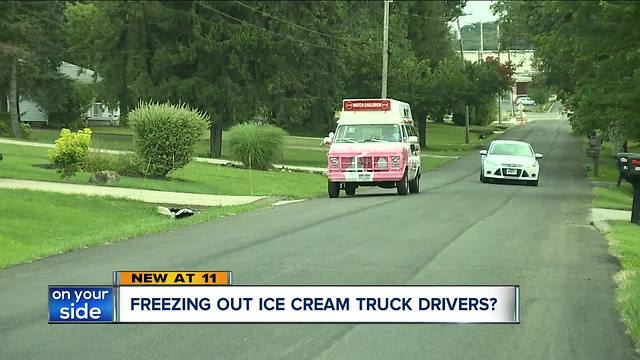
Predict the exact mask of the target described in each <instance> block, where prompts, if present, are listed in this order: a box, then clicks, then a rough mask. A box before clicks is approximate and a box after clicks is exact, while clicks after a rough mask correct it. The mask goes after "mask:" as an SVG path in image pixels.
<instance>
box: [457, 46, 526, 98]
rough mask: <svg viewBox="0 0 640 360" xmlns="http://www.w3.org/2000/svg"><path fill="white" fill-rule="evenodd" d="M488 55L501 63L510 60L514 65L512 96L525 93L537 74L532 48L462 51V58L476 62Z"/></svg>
mask: <svg viewBox="0 0 640 360" xmlns="http://www.w3.org/2000/svg"><path fill="white" fill-rule="evenodd" d="M488 57H491V58H494V59H496V58H497V59H500V62H502V63H506V62H507V60H511V63H512V64H513V65H514V67H515V69H514V74H513V82H514V84H513V88H512V89H511V91H512V93H513V97H514V98H515V97H516V96H518V95H527V93H528V91H529V83H530V82H531V79H532V77H533V76H536V75H537V74H538V69H537V68H536V66H535V61H534V50H511V51H509V52H507V51H500V52H499V53H498V52H497V51H495V50H484V51H483V52H480V51H477V50H473V51H465V52H464V59H465V60H467V61H471V62H476V61H479V60H480V59H483V58H484V59H486V58H488Z"/></svg>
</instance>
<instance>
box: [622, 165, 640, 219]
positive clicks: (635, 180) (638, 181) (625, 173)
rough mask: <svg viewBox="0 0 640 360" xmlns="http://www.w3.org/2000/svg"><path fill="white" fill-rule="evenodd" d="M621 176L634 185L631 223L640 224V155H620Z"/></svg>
mask: <svg viewBox="0 0 640 360" xmlns="http://www.w3.org/2000/svg"><path fill="white" fill-rule="evenodd" d="M617 158H618V170H619V171H620V176H622V178H624V179H625V180H627V181H628V182H630V183H631V185H633V206H632V208H631V222H632V223H636V224H640V154H638V153H618V156H617Z"/></svg>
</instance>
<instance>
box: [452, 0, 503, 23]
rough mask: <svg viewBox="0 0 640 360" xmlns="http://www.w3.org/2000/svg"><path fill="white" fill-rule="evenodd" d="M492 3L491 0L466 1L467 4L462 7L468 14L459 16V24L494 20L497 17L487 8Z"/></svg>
mask: <svg viewBox="0 0 640 360" xmlns="http://www.w3.org/2000/svg"><path fill="white" fill-rule="evenodd" d="M492 3H493V2H492V1H480V0H469V1H467V6H465V8H464V13H465V14H469V15H467V16H463V17H461V18H460V26H464V25H467V24H472V23H476V22H480V21H483V22H488V21H493V20H496V19H497V17H496V16H495V15H493V13H492V12H491V9H490V8H489V7H490V6H491V4H492Z"/></svg>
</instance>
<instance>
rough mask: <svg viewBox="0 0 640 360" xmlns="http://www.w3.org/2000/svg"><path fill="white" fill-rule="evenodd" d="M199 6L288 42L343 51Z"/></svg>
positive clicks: (208, 7) (206, 6)
mask: <svg viewBox="0 0 640 360" xmlns="http://www.w3.org/2000/svg"><path fill="white" fill-rule="evenodd" d="M197 4H199V5H200V6H202V7H204V8H206V9H209V10H211V11H214V12H216V13H218V14H220V15H222V16H224V17H227V18H229V19H232V20H235V21H237V22H240V23H243V24H247V25H250V26H253V27H255V28H257V29H260V30H262V31H266V32H269V33H271V34H273V35H276V36H279V37H282V38H285V39H288V40H292V41H296V42H299V43H301V44H305V45H309V46H313V47H317V48H321V49H327V50H332V51H342V50H341V49H338V48H334V47H330V46H324V45H318V44H313V43H310V42H307V41H304V40H300V39H296V38H294V37H291V36H289V35H284V34H280V33H278V32H275V31H273V30H269V29H266V28H263V27H262V26H258V25H256V24H253V23H250V22H248V21H245V20H242V19H238V18H237V17H235V16H232V15H229V14H227V13H225V12H224V11H220V10H218V9H216V8H212V7H210V6H208V5H205V4H203V3H202V2H197Z"/></svg>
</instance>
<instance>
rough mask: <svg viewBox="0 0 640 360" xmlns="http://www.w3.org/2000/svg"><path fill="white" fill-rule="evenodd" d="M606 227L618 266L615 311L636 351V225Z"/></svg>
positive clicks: (639, 303)
mask: <svg viewBox="0 0 640 360" xmlns="http://www.w3.org/2000/svg"><path fill="white" fill-rule="evenodd" d="M610 225H611V232H609V233H608V235H607V236H608V238H609V244H610V249H611V252H612V253H613V254H614V255H615V256H616V257H618V259H619V260H620V264H621V265H622V271H621V272H620V273H619V274H618V280H619V281H618V288H617V290H616V295H617V296H616V298H617V304H618V310H619V311H620V314H622V319H623V320H624V322H625V324H626V325H627V329H629V334H630V335H631V337H632V338H633V340H634V342H635V344H636V349H638V350H640V226H639V225H636V224H632V223H630V222H617V221H616V222H611V223H610Z"/></svg>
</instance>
